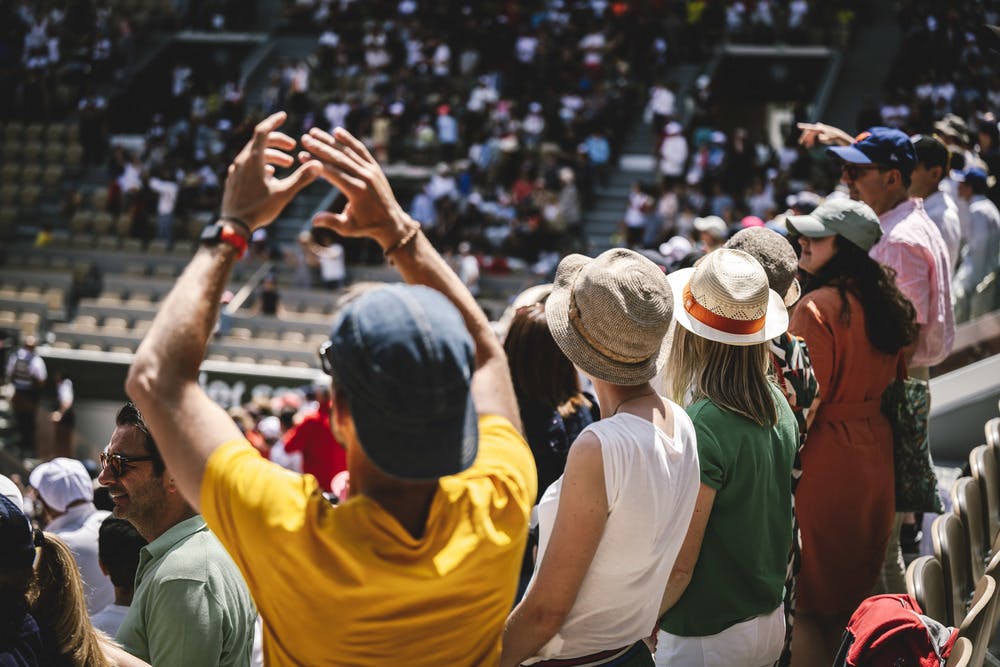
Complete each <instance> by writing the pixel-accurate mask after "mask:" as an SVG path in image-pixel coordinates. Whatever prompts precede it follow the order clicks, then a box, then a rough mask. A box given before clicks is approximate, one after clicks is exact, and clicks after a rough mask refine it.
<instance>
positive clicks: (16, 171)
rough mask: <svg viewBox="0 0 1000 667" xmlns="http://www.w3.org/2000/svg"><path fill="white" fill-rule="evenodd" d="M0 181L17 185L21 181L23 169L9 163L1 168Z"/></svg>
mask: <svg viewBox="0 0 1000 667" xmlns="http://www.w3.org/2000/svg"><path fill="white" fill-rule="evenodd" d="M0 180H2V181H3V182H4V183H16V182H18V181H20V180H21V168H20V167H19V166H18V165H17V164H15V163H11V162H8V163H6V164H4V165H3V166H2V167H0Z"/></svg>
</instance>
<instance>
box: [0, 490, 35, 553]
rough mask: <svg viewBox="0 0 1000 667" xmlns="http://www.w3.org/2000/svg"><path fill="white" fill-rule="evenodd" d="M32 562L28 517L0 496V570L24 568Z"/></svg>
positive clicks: (33, 548) (30, 531) (5, 497)
mask: <svg viewBox="0 0 1000 667" xmlns="http://www.w3.org/2000/svg"><path fill="white" fill-rule="evenodd" d="M34 562H35V540H34V532H33V531H32V529H31V523H30V522H29V521H28V517H26V516H25V515H24V512H22V511H21V508H20V507H18V506H17V505H15V504H14V503H13V502H11V500H10V498H8V497H7V496H2V495H0V568H26V567H31V564H32V563H34Z"/></svg>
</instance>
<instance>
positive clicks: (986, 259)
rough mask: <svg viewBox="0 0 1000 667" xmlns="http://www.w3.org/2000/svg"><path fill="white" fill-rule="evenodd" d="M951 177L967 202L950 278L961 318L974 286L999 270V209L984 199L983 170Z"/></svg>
mask: <svg viewBox="0 0 1000 667" xmlns="http://www.w3.org/2000/svg"><path fill="white" fill-rule="evenodd" d="M952 178H955V179H956V180H958V181H959V184H958V195H959V197H961V198H962V199H964V200H965V201H967V202H968V203H969V232H968V237H967V238H966V244H965V247H964V248H963V249H962V258H961V260H960V261H959V266H958V271H956V272H955V278H954V291H955V293H956V295H957V296H956V310H958V311H959V312H960V314H961V315H965V314H967V310H968V308H969V306H970V305H971V304H970V299H971V297H972V295H974V294H975V292H976V287H977V286H978V285H979V283H980V282H981V281H982V280H983V278H985V277H986V276H988V275H990V274H991V273H993V272H994V271H996V270H997V268H998V267H1000V210H998V209H997V207H996V204H994V203H993V202H992V201H990V200H989V199H987V198H986V190H987V176H986V172H985V171H983V170H981V169H979V168H978V167H977V168H973V169H967V170H966V171H964V172H962V173H961V174H953V175H952Z"/></svg>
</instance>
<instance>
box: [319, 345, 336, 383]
mask: <svg viewBox="0 0 1000 667" xmlns="http://www.w3.org/2000/svg"><path fill="white" fill-rule="evenodd" d="M332 345H333V342H331V341H329V340H328V341H326V342H325V343H323V344H322V345H320V346H319V352H318V353H319V365H320V368H322V369H323V372H324V373H326V374H327V375H329V376H330V377H333V364H331V363H330V358H329V357H328V356H327V352H329V351H330V347H331V346H332Z"/></svg>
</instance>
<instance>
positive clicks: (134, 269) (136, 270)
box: [125, 262, 149, 276]
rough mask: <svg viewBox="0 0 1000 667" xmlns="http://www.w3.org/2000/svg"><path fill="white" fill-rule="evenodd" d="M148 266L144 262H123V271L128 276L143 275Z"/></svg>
mask: <svg viewBox="0 0 1000 667" xmlns="http://www.w3.org/2000/svg"><path fill="white" fill-rule="evenodd" d="M148 269H149V267H148V266H147V265H146V262H126V263H125V273H127V274H129V275H130V276H144V275H146V272H147V271H148Z"/></svg>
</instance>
